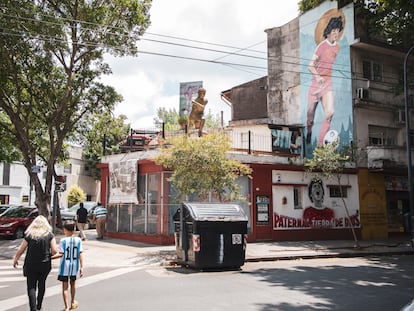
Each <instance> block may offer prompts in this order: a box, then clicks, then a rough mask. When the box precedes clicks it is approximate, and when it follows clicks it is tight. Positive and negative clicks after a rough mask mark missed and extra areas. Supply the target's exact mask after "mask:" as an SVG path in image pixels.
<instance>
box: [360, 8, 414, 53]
mask: <svg viewBox="0 0 414 311" xmlns="http://www.w3.org/2000/svg"><path fill="white" fill-rule="evenodd" d="M365 7H366V9H367V10H369V12H371V17H370V24H369V25H370V31H371V32H372V33H374V34H377V35H382V36H385V38H386V39H387V42H388V43H389V44H391V45H395V46H400V47H403V48H404V49H405V50H408V49H409V48H410V47H411V46H412V45H413V42H414V0H375V1H374V0H369V1H366V3H365ZM365 16H366V15H365Z"/></svg>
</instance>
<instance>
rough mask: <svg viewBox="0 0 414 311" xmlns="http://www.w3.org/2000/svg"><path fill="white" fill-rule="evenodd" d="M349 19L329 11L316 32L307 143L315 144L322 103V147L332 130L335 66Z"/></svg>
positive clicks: (311, 62)
mask: <svg viewBox="0 0 414 311" xmlns="http://www.w3.org/2000/svg"><path fill="white" fill-rule="evenodd" d="M344 23H345V16H344V15H343V14H342V12H341V11H339V10H337V9H331V10H329V11H327V12H326V13H325V14H324V15H323V16H322V17H321V18H320V20H319V22H318V24H317V26H316V28H315V41H316V43H317V47H316V49H315V51H314V53H313V56H312V59H311V61H310V63H309V65H308V70H309V71H310V73H311V74H312V81H311V85H310V87H309V90H308V96H307V98H308V99H307V100H308V106H307V121H306V143H308V144H310V143H311V138H312V127H313V124H314V118H315V111H316V108H317V106H318V103H319V102H321V104H322V107H323V110H324V114H325V117H324V120H323V123H322V125H321V129H320V132H319V138H318V146H322V145H323V142H324V138H325V135H326V134H327V133H328V131H329V129H330V127H331V121H332V117H333V115H334V92H333V87H332V66H333V63H334V61H335V59H336V56H337V55H338V52H339V44H338V40H339V39H340V37H341V34H342V31H343V29H344Z"/></svg>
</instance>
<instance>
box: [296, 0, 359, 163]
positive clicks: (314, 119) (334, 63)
mask: <svg viewBox="0 0 414 311" xmlns="http://www.w3.org/2000/svg"><path fill="white" fill-rule="evenodd" d="M348 21H349V22H348ZM299 25H300V58H301V74H300V79H301V103H302V104H301V108H302V122H303V124H304V125H305V133H304V139H305V143H306V150H305V151H306V152H305V156H307V157H311V156H312V152H313V149H314V148H315V147H316V146H321V145H324V144H326V143H329V142H332V141H334V140H338V141H339V145H340V146H345V145H349V144H350V143H351V141H352V94H351V92H350V90H351V68H350V48H349V45H350V43H352V41H353V40H354V39H353V37H354V36H353V33H354V31H353V9H352V5H350V6H346V7H343V8H342V9H341V10H338V9H337V2H336V1H326V2H324V3H322V4H321V5H320V6H318V7H317V8H315V9H313V10H311V11H309V12H307V13H305V14H303V15H302V16H301V17H300V19H299Z"/></svg>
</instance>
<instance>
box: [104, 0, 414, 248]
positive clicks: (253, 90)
mask: <svg viewBox="0 0 414 311" xmlns="http://www.w3.org/2000/svg"><path fill="white" fill-rule="evenodd" d="M347 2H348V3H347ZM358 14H359V13H358V10H356V8H355V7H354V4H353V2H352V1H341V2H338V1H325V2H323V3H322V4H320V5H319V6H318V7H316V8H314V9H312V10H310V11H308V12H306V13H304V14H302V15H300V16H299V17H297V18H295V19H294V20H292V21H290V22H289V23H287V24H285V25H283V26H281V27H275V28H269V29H267V30H265V32H266V33H267V41H268V75H267V76H266V77H262V78H260V79H257V80H253V81H250V82H247V83H245V84H243V85H239V86H234V87H232V88H231V89H229V90H226V91H223V92H222V94H221V97H222V99H223V100H224V101H225V102H226V103H228V104H230V105H231V107H232V120H231V121H230V123H229V126H228V127H226V128H225V132H226V133H227V135H229V136H230V138H231V140H232V143H233V152H231V153H230V154H229V156H230V157H233V158H235V159H237V160H239V161H241V162H243V163H245V164H248V165H249V166H250V167H251V168H252V169H253V178H252V180H250V181H241V183H242V184H243V189H244V195H245V197H246V199H247V204H246V205H245V206H244V209H245V211H246V214H247V215H248V217H249V225H248V226H249V240H250V241H261V240H274V241H278V240H279V241H280V240H318V239H319V240H326V239H352V238H353V233H352V230H351V229H354V231H355V232H356V235H357V237H358V238H362V239H375V238H387V237H390V236H393V235H396V234H408V222H407V221H408V218H407V214H409V204H408V194H409V189H408V187H407V184H408V183H407V173H406V171H407V159H406V158H407V154H406V152H405V146H406V142H405V137H406V132H405V123H404V122H405V119H404V114H403V107H404V105H403V103H404V101H403V100H404V96H403V94H402V92H401V81H402V75H403V60H404V55H405V54H404V52H402V51H399V50H397V49H394V48H392V47H390V46H387V45H385V44H384V43H383V42H381V41H378V40H377V39H375V40H374V39H372V38H371V37H370V36H369V34H368V33H367V27H366V26H364V21H365V18H364V17H363V16H359V15H358ZM410 64H411V65H412V66H414V64H413V63H412V62H410ZM318 70H319V71H318ZM321 77H322V78H321ZM398 90H400V92H398ZM410 94H412V93H411V92H410ZM410 99H411V97H410ZM410 115H411V111H410ZM410 119H411V120H412V118H410ZM410 125H411V126H412V124H410ZM410 128H411V127H410ZM410 134H411V136H413V135H412V133H410ZM167 136H168V134H167ZM333 140H338V141H339V148H352V149H353V150H355V153H354V157H353V161H352V163H350V164H349V166H348V167H347V168H346V169H345V170H344V172H343V174H342V177H341V180H340V182H338V180H335V179H327V180H319V181H315V180H314V175H312V174H310V173H307V172H306V169H305V166H304V163H305V160H306V159H307V158H311V157H312V156H313V150H314V149H315V148H316V147H317V146H320V145H323V144H326V143H329V142H331V141H333ZM152 152H156V150H154V151H152ZM410 156H412V152H411V154H410ZM118 157H120V156H119V155H116V156H108V157H106V158H105V159H104V161H103V163H102V164H101V171H102V180H101V194H102V196H101V200H102V201H104V202H107V205H108V206H109V207H110V214H111V215H112V218H111V219H110V221H109V223H108V231H109V232H108V234H110V235H115V236H119V237H122V236H124V237H125V238H133V239H137V240H152V241H153V242H156V243H168V242H172V241H173V240H172V234H173V228H174V223H173V220H172V215H173V213H175V211H176V209H177V207H178V206H177V205H174V204H172V203H171V200H170V199H171V191H172V188H171V185H170V184H169V183H168V176H169V174H171V172H167V171H165V170H163V168H162V167H159V166H156V165H155V164H154V163H153V162H152V161H151V160H150V159H151V158H150V154H148V153H147V152H142V153H130V154H129V155H128V156H126V155H123V156H121V157H122V159H120V158H118ZM128 161H129V162H128ZM123 162H125V163H124V164H121V163H123ZM128 163H129V164H128ZM119 174H121V175H123V176H122V177H118V175H119ZM134 176H135V177H134ZM115 179H116V180H117V181H114V180H115ZM111 180H112V181H111ZM114 185H115V186H114ZM131 185H134V186H131ZM116 191H118V195H115V197H116V198H117V199H116V200H114V201H112V202H109V198H110V197H111V196H112V194H114V193H115V194H116ZM111 193H112V194H111ZM125 195H127V197H128V196H129V199H125V198H124V196H125ZM112 197H113V196H112ZM117 200H118V201H117ZM128 200H129V201H128Z"/></svg>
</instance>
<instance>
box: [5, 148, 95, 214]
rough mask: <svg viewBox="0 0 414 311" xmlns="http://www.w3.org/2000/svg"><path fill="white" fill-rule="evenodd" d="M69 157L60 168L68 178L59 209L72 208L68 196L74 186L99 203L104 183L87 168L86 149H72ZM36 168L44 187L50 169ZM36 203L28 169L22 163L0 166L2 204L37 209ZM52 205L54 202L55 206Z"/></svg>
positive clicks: (61, 194) (61, 173) (57, 168)
mask: <svg viewBox="0 0 414 311" xmlns="http://www.w3.org/2000/svg"><path fill="white" fill-rule="evenodd" d="M68 154H69V159H68V161H67V164H66V165H56V173H57V174H58V175H62V176H66V190H65V191H62V192H58V200H59V206H60V207H62V208H63V207H68V203H67V193H68V190H69V188H70V187H71V186H72V185H78V186H79V187H80V188H81V189H82V190H83V191H84V192H85V194H86V196H87V200H88V201H96V200H97V198H98V197H99V189H100V186H99V184H100V182H99V181H96V180H94V179H93V177H92V176H91V174H90V172H88V171H87V170H86V169H85V163H84V161H83V154H82V148H81V147H76V146H70V147H69V148H68ZM36 169H37V170H38V176H39V179H40V182H41V183H42V185H44V184H45V177H46V175H45V174H46V168H45V167H43V166H42V165H39V166H37V167H36ZM53 191H54V189H52V192H53ZM35 201H36V193H35V190H34V187H33V186H32V185H31V181H30V178H29V174H28V173H27V169H26V167H25V166H24V165H23V164H22V163H21V162H13V163H4V162H2V163H0V204H12V205H24V206H30V205H32V206H33V205H34V204H35ZM52 204H53V202H51V206H52Z"/></svg>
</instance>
